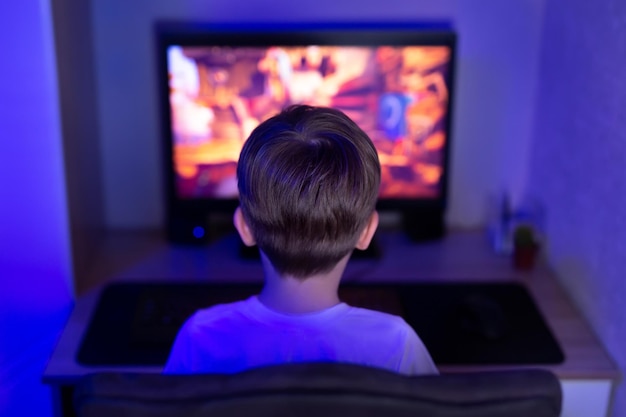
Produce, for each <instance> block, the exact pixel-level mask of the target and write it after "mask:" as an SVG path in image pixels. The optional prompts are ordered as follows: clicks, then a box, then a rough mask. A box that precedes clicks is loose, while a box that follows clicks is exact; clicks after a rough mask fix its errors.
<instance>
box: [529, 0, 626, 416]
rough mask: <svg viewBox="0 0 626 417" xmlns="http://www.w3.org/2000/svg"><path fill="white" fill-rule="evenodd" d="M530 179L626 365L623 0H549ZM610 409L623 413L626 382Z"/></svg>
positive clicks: (571, 270)
mask: <svg viewBox="0 0 626 417" xmlns="http://www.w3.org/2000/svg"><path fill="white" fill-rule="evenodd" d="M540 68H541V69H540V76H539V80H540V83H539V87H540V91H539V93H538V96H537V99H538V100H537V123H536V129H535V139H534V143H533V146H532V148H533V151H532V158H531V165H530V174H531V175H530V181H529V182H530V185H531V188H532V189H533V190H534V191H535V193H536V194H537V195H539V196H540V197H541V199H542V200H543V201H544V202H545V205H546V208H547V214H548V216H547V220H548V221H547V232H548V238H549V240H548V244H549V245H548V249H549V250H548V252H549V257H550V262H551V264H552V265H553V266H554V268H555V269H556V271H557V272H558V274H559V277H560V278H561V281H562V282H563V284H564V286H565V287H566V289H567V290H568V292H569V293H570V294H571V295H572V297H573V299H574V300H575V302H576V304H577V305H578V306H579V308H580V309H581V311H582V312H583V313H584V315H585V316H586V317H587V319H588V320H589V322H590V323H591V325H592V327H593V329H595V331H596V332H597V335H598V337H599V338H600V339H601V340H602V342H603V344H604V345H605V346H606V347H607V349H608V351H609V352H610V353H611V354H612V356H613V358H614V359H615V360H616V361H617V363H618V365H619V367H620V369H621V370H622V373H624V372H625V370H626V308H625V307H624V299H625V297H626V279H624V274H625V273H626V256H625V254H626V77H625V76H624V68H626V2H623V1H611V0H598V1H594V2H589V1H587V0H551V1H549V2H547V3H546V14H545V30H544V34H543V52H542V54H541V67H540ZM616 399H617V400H616V404H615V410H614V412H613V415H614V416H626V386H625V385H624V383H623V382H622V384H621V387H620V388H619V389H618V391H617V395H616Z"/></svg>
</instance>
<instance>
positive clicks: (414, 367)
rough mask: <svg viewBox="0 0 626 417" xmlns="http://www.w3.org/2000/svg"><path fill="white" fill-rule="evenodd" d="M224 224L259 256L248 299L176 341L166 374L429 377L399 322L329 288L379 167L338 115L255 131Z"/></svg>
mask: <svg viewBox="0 0 626 417" xmlns="http://www.w3.org/2000/svg"><path fill="white" fill-rule="evenodd" d="M237 177H238V187H239V198H240V206H239V207H238V208H237V210H236V211H235V215H234V223H235V227H236V229H237V231H238V232H239V235H240V236H241V239H242V240H243V242H244V244H246V245H248V246H252V245H255V244H256V245H258V247H259V250H260V253H261V261H262V264H263V268H264V271H265V285H264V287H263V290H262V291H261V293H260V294H259V295H258V296H253V297H251V298H249V299H247V300H245V301H239V302H236V303H231V304H223V305H218V306H213V307H210V308H208V309H204V310H200V311H198V312H197V313H195V315H193V316H192V317H191V318H190V319H189V320H188V321H187V322H186V323H185V325H184V326H183V328H182V329H181V330H180V332H179V334H178V336H177V338H176V341H175V343H174V346H173V348H172V351H171V353H170V357H169V359H168V362H167V364H166V366H165V369H164V372H166V373H234V372H238V371H242V370H245V369H248V368H252V367H257V366H263V365H272V364H279V363H287V362H315V361H318V362H319V361H325V362H348V363H354V364H360V365H365V366H372V367H378V368H384V369H388V370H391V371H396V372H400V373H403V374H408V375H415V374H434V373H437V369H436V368H435V366H434V364H433V362H432V359H431V358H430V355H429V354H428V352H427V350H426V348H425V347H424V345H423V344H422V342H421V341H420V339H419V338H418V337H417V335H416V334H415V332H414V331H413V329H412V328H411V327H410V326H409V325H408V324H407V323H406V322H405V321H404V320H403V319H402V318H400V317H397V316H393V315H389V314H385V313H380V312H377V311H371V310H366V309H362V308H354V307H350V306H348V305H346V304H344V303H342V302H341V301H340V300H339V298H338V295H337V290H338V287H339V281H340V279H341V275H342V273H343V271H344V269H345V267H346V264H347V262H348V259H349V257H350V254H351V253H352V250H353V249H354V248H358V249H365V248H367V246H368V245H369V243H370V240H371V239H372V237H373V235H374V232H375V230H376V227H377V226H378V214H377V212H376V211H375V205H376V199H377V197H378V188H379V185H380V163H379V161H378V155H377V153H376V149H375V148H374V145H373V144H372V142H371V140H370V139H369V137H368V136H367V135H366V134H365V132H363V131H362V130H361V129H360V128H359V127H358V126H357V125H356V124H355V123H354V122H353V121H352V120H350V119H349V118H348V117H347V116H345V115H344V114H343V113H341V112H339V111H337V110H333V109H329V108H315V107H310V106H303V105H301V106H293V107H290V108H288V109H286V110H284V111H283V112H282V113H280V114H278V115H276V116H274V117H272V118H270V119H268V120H267V121H265V122H263V123H261V124H260V125H259V126H258V127H257V128H256V129H255V130H254V131H253V132H252V134H251V135H250V137H249V139H248V140H247V141H246V143H245V144H244V146H243V149H242V151H241V155H240V158H239V164H238V166H237Z"/></svg>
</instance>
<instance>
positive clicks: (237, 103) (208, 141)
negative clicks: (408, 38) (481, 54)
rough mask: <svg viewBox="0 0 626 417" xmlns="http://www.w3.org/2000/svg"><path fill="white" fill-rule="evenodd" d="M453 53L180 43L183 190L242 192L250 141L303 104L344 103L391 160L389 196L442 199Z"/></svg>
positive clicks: (176, 136) (178, 152) (175, 100)
mask: <svg viewBox="0 0 626 417" xmlns="http://www.w3.org/2000/svg"><path fill="white" fill-rule="evenodd" d="M450 54H451V52H450V49H449V48H448V47H445V46H398V47H396V46H378V47H362V46H358V47H352V46H303V47H292V46H290V47H278V46H276V47H237V48H235V47H196V46H194V47H180V46H170V47H169V48H168V75H169V83H170V109H171V126H172V138H173V141H174V143H173V144H172V145H173V163H174V172H175V176H176V178H175V186H176V193H177V195H178V197H180V198H183V199H185V198H189V199H196V198H237V179H236V164H237V160H238V158H239V152H240V151H241V147H242V145H243V143H244V141H245V140H246V138H247V137H248V135H249V134H250V132H251V131H252V130H253V129H254V128H255V127H256V126H257V125H258V124H259V123H260V122H261V121H263V120H265V119H267V118H268V117H271V116H273V115H275V114H276V113H278V112H279V111H280V110H282V109H283V108H285V107H286V106H289V105H290V104H299V103H304V104H310V105H314V106H328V107H334V108H337V109H339V110H341V111H343V112H345V113H346V114H347V115H348V116H349V117H351V118H352V119H353V120H354V121H355V122H356V123H357V124H358V125H359V126H360V127H361V128H362V129H363V130H364V131H365V132H367V134H368V135H369V136H370V138H371V139H372V141H373V142H374V144H375V146H376V148H377V150H378V155H379V157H380V162H381V166H382V183H381V189H380V197H383V198H392V199H393V198H398V199H404V198H406V199H411V198H435V197H438V196H439V193H440V190H439V182H440V179H441V175H442V173H443V167H442V165H443V161H444V145H445V143H446V140H447V132H446V130H445V127H446V118H447V117H448V115H447V109H448V90H449V89H448V86H447V85H446V81H445V80H446V79H447V76H448V72H449V70H450V69H449V63H450Z"/></svg>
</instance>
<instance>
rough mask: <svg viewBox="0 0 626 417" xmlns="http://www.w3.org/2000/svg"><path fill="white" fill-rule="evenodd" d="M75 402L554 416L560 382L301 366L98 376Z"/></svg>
mask: <svg viewBox="0 0 626 417" xmlns="http://www.w3.org/2000/svg"><path fill="white" fill-rule="evenodd" d="M74 400H75V401H74V405H75V410H76V413H77V415H78V416H81V417H104V416H107V417H108V416H116V417H117V416H145V417H169V416H211V417H226V416H228V417H232V416H253V417H265V416H295V417H308V416H322V417H332V416H340V417H354V416H385V417H387V416H389V417H395V416H407V417H409V416H410V417H421V416H429V417H461V416H463V417H474V416H481V417H497V416H507V417H522V416H524V417H530V416H532V417H556V416H559V414H560V411H561V385H560V383H559V381H558V379H557V378H556V376H555V375H554V374H552V373H551V372H548V371H545V370H516V371H501V372H480V373H464V374H448V375H439V376H416V377H407V376H402V375H398V374H395V373H392V372H388V371H385V370H380V369H374V368H367V367H362V366H356V365H348V364H332V363H306V364H288V365H278V366H270V367H263V368H256V369H252V370H249V371H245V372H242V373H238V374H232V375H223V374H204V375H160V374H139V373H134V374H130V373H99V374H93V375H88V376H86V377H85V378H83V380H82V381H81V382H80V383H79V384H78V386H77V387H76V390H75V397H74Z"/></svg>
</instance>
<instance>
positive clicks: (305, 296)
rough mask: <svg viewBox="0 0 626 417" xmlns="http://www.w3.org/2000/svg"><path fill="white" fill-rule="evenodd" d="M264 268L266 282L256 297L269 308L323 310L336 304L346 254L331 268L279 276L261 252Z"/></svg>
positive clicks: (301, 311)
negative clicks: (302, 275) (308, 274)
mask: <svg viewBox="0 0 626 417" xmlns="http://www.w3.org/2000/svg"><path fill="white" fill-rule="evenodd" d="M261 256H262V258H264V259H262V260H263V266H264V269H265V285H264V286H263V290H262V291H261V294H259V300H260V301H261V302H262V303H263V304H264V305H265V306H266V307H268V308H270V309H272V310H274V311H277V312H280V313H288V314H305V313H313V312H316V311H321V310H325V309H327V308H330V307H333V306H335V305H337V304H339V303H340V302H341V301H340V300H339V295H338V294H337V291H338V288H339V281H340V280H341V276H342V274H343V271H344V269H345V267H346V264H347V262H348V259H349V256H346V257H345V258H344V259H342V260H341V261H339V263H338V264H337V265H336V266H335V268H333V269H332V270H331V271H330V272H328V273H324V274H318V275H314V276H311V277H308V278H306V279H296V278H293V277H289V276H281V275H279V274H278V273H277V272H276V270H274V268H273V267H272V265H271V264H270V262H269V260H267V258H265V256H264V255H261Z"/></svg>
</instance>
